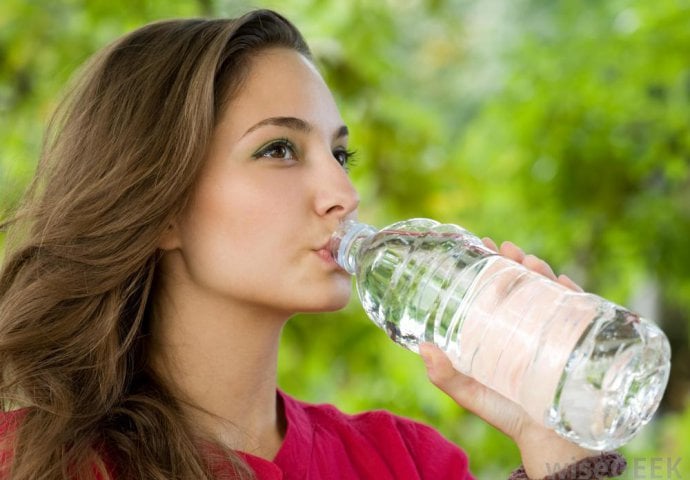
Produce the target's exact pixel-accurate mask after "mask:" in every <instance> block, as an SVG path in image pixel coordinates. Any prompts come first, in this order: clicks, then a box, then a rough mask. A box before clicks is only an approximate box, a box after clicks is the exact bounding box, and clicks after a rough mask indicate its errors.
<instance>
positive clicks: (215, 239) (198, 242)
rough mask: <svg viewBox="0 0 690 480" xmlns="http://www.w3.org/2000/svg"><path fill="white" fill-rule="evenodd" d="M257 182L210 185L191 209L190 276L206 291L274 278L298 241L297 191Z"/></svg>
mask: <svg viewBox="0 0 690 480" xmlns="http://www.w3.org/2000/svg"><path fill="white" fill-rule="evenodd" d="M252 180H255V179H245V181H244V182H242V181H239V180H238V181H234V182H231V183H230V182H229V183H227V184H225V185H221V184H218V183H216V184H206V185H203V189H200V193H199V194H198V195H197V196H196V197H195V199H194V201H193V203H192V204H191V205H190V208H189V210H188V213H187V214H186V215H185V222H184V226H183V229H182V230H183V251H184V255H185V258H186V262H187V268H188V270H189V271H190V274H191V275H192V276H193V277H194V278H195V280H196V281H197V282H199V283H203V284H205V285H206V286H207V287H212V286H215V287H220V286H221V285H223V286H226V287H231V285H232V284H241V283H242V282H248V283H251V282H252V279H253V278H255V277H256V278H261V277H262V276H265V275H268V274H270V272H269V271H267V270H269V269H268V266H271V267H272V268H273V269H275V268H278V265H277V262H279V261H280V258H281V255H280V252H285V251H287V250H288V247H289V245H290V244H291V243H294V242H295V241H297V239H298V238H297V237H295V235H298V233H299V232H300V231H301V228H300V227H301V225H300V221H299V218H298V214H297V213H296V212H297V211H298V209H299V202H300V199H299V198H298V196H299V195H298V194H299V189H298V188H296V187H295V186H294V184H290V183H285V182H283V187H286V188H281V187H280V186H279V185H274V184H273V183H270V182H269V184H268V185H267V184H265V183H264V184H261V185H259V184H257V182H256V181H252Z"/></svg>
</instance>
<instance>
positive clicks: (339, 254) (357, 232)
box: [328, 219, 376, 275]
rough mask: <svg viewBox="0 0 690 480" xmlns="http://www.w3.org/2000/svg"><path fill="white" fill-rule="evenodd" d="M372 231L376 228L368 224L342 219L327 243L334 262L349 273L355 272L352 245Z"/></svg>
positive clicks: (354, 250)
mask: <svg viewBox="0 0 690 480" xmlns="http://www.w3.org/2000/svg"><path fill="white" fill-rule="evenodd" d="M374 232H376V230H375V229H374V228H373V227H371V226H370V225H367V224H364V223H359V222H357V221H356V220H352V219H348V220H345V221H343V222H342V223H341V224H340V225H339V226H338V229H337V230H336V231H335V232H333V235H332V236H331V240H330V242H329V244H328V247H329V250H330V251H331V254H332V255H333V259H335V262H336V263H337V264H338V265H339V266H340V267H341V268H342V269H343V270H345V271H346V272H347V273H349V274H350V275H354V274H355V252H356V249H355V248H353V247H354V246H355V244H359V243H361V240H363V239H364V237H368V236H369V235H371V234H372V233H374ZM358 239H359V242H358V241H357V240H358Z"/></svg>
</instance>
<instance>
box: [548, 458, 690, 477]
mask: <svg viewBox="0 0 690 480" xmlns="http://www.w3.org/2000/svg"><path fill="white" fill-rule="evenodd" d="M622 463H623V460H621V465H617V466H616V465H614V467H618V469H620V468H622V467H623V465H622ZM627 463H628V468H627V469H626V471H625V473H623V476H622V477H621V479H622V480H623V479H626V480H628V479H629V480H679V479H688V480H690V471H688V466H687V465H685V463H684V462H683V458H682V457H634V458H629V459H627ZM607 468H608V467H607V466H606V465H591V464H590V465H588V464H580V465H571V466H570V468H568V466H567V465H562V464H559V463H552V464H547V465H546V469H547V472H548V473H549V474H550V475H551V474H554V473H556V472H560V471H561V470H565V471H566V472H567V473H568V474H569V477H570V478H599V476H603V475H604V474H605V473H606V471H607Z"/></svg>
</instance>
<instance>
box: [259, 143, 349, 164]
mask: <svg viewBox="0 0 690 480" xmlns="http://www.w3.org/2000/svg"><path fill="white" fill-rule="evenodd" d="M356 154H357V152H356V151H355V150H348V149H346V148H342V147H338V148H336V149H334V150H333V151H332V155H333V158H334V159H335V160H336V161H337V162H338V163H339V164H340V166H341V167H343V168H344V169H345V170H349V169H350V168H351V167H353V166H354V165H355V163H356V160H355V155H356ZM252 157H253V158H254V159H256V160H258V159H260V158H269V159H276V160H285V161H293V162H295V161H299V155H298V149H297V147H295V145H294V144H293V143H292V142H291V141H290V140H288V139H287V138H279V139H275V140H272V141H271V142H269V143H268V144H266V145H264V146H263V147H261V148H259V150H257V151H256V152H254V153H253V154H252Z"/></svg>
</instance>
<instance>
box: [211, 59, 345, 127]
mask: <svg viewBox="0 0 690 480" xmlns="http://www.w3.org/2000/svg"><path fill="white" fill-rule="evenodd" d="M280 116H283V117H296V118H300V119H303V120H305V121H306V122H308V123H310V124H312V125H315V126H324V128H333V126H334V125H341V124H342V120H341V118H340V112H339V111H338V108H337V106H336V104H335V101H334V99H333V96H332V94H331V92H330V90H329V89H328V87H327V86H326V83H325V82H324V80H323V78H322V77H321V75H320V74H319V73H318V71H317V70H316V68H315V67H314V65H313V64H312V63H311V61H310V60H309V59H307V58H305V57H304V56H303V55H302V54H300V53H299V52H297V51H295V50H292V49H287V48H270V49H267V50H263V51H261V52H259V53H257V54H256V55H255V57H253V58H252V60H251V62H250V66H249V72H248V74H247V76H246V78H245V81H244V82H243V85H242V88H241V89H240V90H239V92H238V93H237V94H236V95H235V96H234V98H233V99H232V100H231V102H230V103H229V105H228V108H227V109H226V111H225V114H224V119H223V123H225V122H226V121H229V122H230V123H231V124H232V125H233V126H236V127H237V128H242V127H249V126H251V125H254V124H255V123H257V122H259V121H261V120H263V119H265V118H268V117H280Z"/></svg>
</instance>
